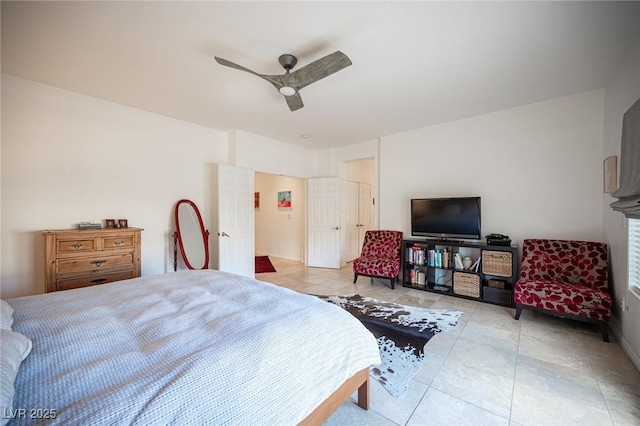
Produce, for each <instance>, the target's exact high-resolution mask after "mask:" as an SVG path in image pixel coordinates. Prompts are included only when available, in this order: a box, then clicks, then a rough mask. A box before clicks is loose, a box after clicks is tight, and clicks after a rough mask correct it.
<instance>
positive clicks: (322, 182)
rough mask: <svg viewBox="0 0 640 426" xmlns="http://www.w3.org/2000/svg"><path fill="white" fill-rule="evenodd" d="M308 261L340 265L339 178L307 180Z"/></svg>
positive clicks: (334, 265)
mask: <svg viewBox="0 0 640 426" xmlns="http://www.w3.org/2000/svg"><path fill="white" fill-rule="evenodd" d="M307 200H308V210H307V211H308V215H309V216H308V221H307V244H308V249H307V253H308V254H307V256H308V260H307V263H308V265H309V266H315V267H320V268H335V269H339V268H340V186H339V183H338V178H312V179H309V181H308V194H307Z"/></svg>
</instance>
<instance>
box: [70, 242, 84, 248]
mask: <svg viewBox="0 0 640 426" xmlns="http://www.w3.org/2000/svg"><path fill="white" fill-rule="evenodd" d="M71 247H73V248H74V249H79V248H80V247H82V244H80V243H75V244H72V245H71Z"/></svg>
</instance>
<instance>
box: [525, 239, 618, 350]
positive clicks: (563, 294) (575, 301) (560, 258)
mask: <svg viewBox="0 0 640 426" xmlns="http://www.w3.org/2000/svg"><path fill="white" fill-rule="evenodd" d="M513 299H514V302H515V304H516V315H515V319H516V320H517V319H519V318H520V314H521V313H522V309H523V308H528V309H533V310H536V311H540V312H544V313H549V314H552V315H556V316H561V317H566V318H571V319H576V320H581V321H587V322H595V323H599V324H600V327H601V328H600V330H601V333H602V339H603V340H604V341H605V342H608V341H609V335H608V323H609V320H610V319H611V296H610V295H609V267H608V250H607V245H606V244H605V243H600V242H591V241H565V240H541V239H526V240H524V244H523V246H522V263H521V266H520V279H519V280H518V281H517V282H516V285H515V288H514V291H513Z"/></svg>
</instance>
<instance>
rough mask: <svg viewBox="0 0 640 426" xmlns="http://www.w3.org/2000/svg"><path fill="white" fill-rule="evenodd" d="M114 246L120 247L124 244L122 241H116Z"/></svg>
mask: <svg viewBox="0 0 640 426" xmlns="http://www.w3.org/2000/svg"><path fill="white" fill-rule="evenodd" d="M114 244H115V245H117V246H121V245H122V244H124V241H122V240H118V241H115V242H114Z"/></svg>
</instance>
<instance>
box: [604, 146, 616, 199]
mask: <svg viewBox="0 0 640 426" xmlns="http://www.w3.org/2000/svg"><path fill="white" fill-rule="evenodd" d="M603 175H604V192H605V193H607V194H610V193H612V192H616V190H617V189H618V157H617V156H615V155H611V156H609V157H607V158H606V159H605V160H604V165H603Z"/></svg>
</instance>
